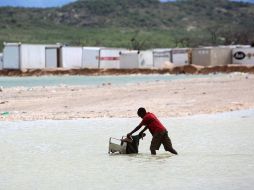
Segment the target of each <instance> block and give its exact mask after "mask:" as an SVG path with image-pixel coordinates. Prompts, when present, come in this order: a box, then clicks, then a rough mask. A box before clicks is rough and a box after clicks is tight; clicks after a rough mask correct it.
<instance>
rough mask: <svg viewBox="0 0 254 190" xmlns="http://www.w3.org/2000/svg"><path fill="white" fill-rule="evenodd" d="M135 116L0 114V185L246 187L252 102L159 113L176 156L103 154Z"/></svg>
mask: <svg viewBox="0 0 254 190" xmlns="http://www.w3.org/2000/svg"><path fill="white" fill-rule="evenodd" d="M138 122H139V119H138V118H137V119H128V118H126V119H122V118H121V119H120V118H101V119H86V120H75V121H26V122H0V189H1V190H2V189H3V190H14V189H15V190H16V189H18V190H30V189H31V190H34V189H43V190H52V189H54V190H69V189H75V190H81V189H82V190H84V189H88V190H89V189H91V190H94V189H112V190H119V189H124V190H125V189H126V190H127V189H137V190H144V189H146V190H147V189H148V190H154V189H174V190H176V189H177V190H185V189H186V190H198V189H200V190H215V189H220V190H227V189H228V190H252V189H253V186H254V140H253V139H254V125H253V124H254V110H247V111H240V112H232V113H224V114H217V115H199V116H192V117H180V118H163V119H162V122H163V123H164V124H165V125H166V126H167V128H168V131H169V135H170V137H171V139H172V142H173V145H174V148H175V149H176V150H177V151H178V152H179V155H178V156H174V155H171V154H170V153H167V152H164V151H163V149H161V150H160V151H159V152H158V154H157V155H156V156H151V155H150V153H149V143H150V140H151V135H150V134H148V135H147V137H145V139H144V140H143V141H141V142H140V154H138V155H108V153H107V151H108V140H109V137H111V136H113V137H117V138H121V136H122V135H124V134H126V133H127V132H129V131H130V130H132V128H133V127H135V126H136V124H137V123H138Z"/></svg>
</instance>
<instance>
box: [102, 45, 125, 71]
mask: <svg viewBox="0 0 254 190" xmlns="http://www.w3.org/2000/svg"><path fill="white" fill-rule="evenodd" d="M122 51H126V49H110V48H109V49H107V48H105V49H100V57H99V68H100V69H109V68H114V69H119V68H120V54H121V52H122Z"/></svg>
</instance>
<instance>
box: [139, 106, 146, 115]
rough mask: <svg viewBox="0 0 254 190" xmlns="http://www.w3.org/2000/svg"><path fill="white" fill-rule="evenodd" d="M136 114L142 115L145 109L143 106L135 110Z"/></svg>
mask: <svg viewBox="0 0 254 190" xmlns="http://www.w3.org/2000/svg"><path fill="white" fill-rule="evenodd" d="M137 114H138V116H140V117H142V116H144V115H145V114H146V109H145V108H142V107H141V108H138V112H137Z"/></svg>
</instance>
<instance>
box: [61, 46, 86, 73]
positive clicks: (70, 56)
mask: <svg viewBox="0 0 254 190" xmlns="http://www.w3.org/2000/svg"><path fill="white" fill-rule="evenodd" d="M82 50H83V48H82V47H62V48H61V51H62V53H61V55H62V66H63V67H64V68H73V69H74V68H81V67H82V56H83V55H82V52H83V51H82Z"/></svg>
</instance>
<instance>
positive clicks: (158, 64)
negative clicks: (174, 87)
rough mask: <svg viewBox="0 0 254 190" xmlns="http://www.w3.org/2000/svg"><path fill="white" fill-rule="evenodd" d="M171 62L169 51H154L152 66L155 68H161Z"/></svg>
mask: <svg viewBox="0 0 254 190" xmlns="http://www.w3.org/2000/svg"><path fill="white" fill-rule="evenodd" d="M170 61H171V49H154V50H153V65H154V67H155V68H163V67H164V66H165V65H166V64H167V63H169V62H170Z"/></svg>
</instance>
